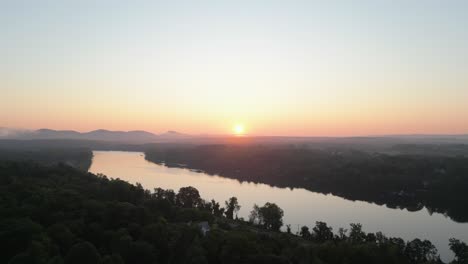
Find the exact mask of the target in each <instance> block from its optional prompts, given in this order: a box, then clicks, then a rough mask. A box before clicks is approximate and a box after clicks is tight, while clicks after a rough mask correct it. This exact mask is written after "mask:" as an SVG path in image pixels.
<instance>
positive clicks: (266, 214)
mask: <svg viewBox="0 0 468 264" xmlns="http://www.w3.org/2000/svg"><path fill="white" fill-rule="evenodd" d="M283 216H284V212H283V209H281V208H279V206H278V205H276V204H274V203H266V204H265V205H264V206H262V207H259V206H258V205H254V207H253V210H252V212H250V216H249V220H250V222H252V223H254V224H258V225H260V226H263V228H265V229H267V230H273V231H279V230H280V228H281V227H282V226H283Z"/></svg>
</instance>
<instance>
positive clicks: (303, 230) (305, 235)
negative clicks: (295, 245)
mask: <svg viewBox="0 0 468 264" xmlns="http://www.w3.org/2000/svg"><path fill="white" fill-rule="evenodd" d="M299 235H300V236H301V237H302V238H304V239H310V238H311V237H312V235H311V234H310V231H309V228H308V227H307V226H303V227H301V231H300V232H299Z"/></svg>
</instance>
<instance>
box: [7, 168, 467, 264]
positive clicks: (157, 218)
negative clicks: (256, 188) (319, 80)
mask: <svg viewBox="0 0 468 264" xmlns="http://www.w3.org/2000/svg"><path fill="white" fill-rule="evenodd" d="M227 204H228V205H229V204H233V205H234V207H235V204H237V203H236V202H235V201H233V199H230V201H227ZM237 206H238V205H237ZM265 210H266V212H265ZM223 212H224V210H223V209H222V208H220V206H219V203H217V202H216V201H211V202H206V201H204V200H202V199H201V198H200V196H199V195H198V191H197V190H196V189H195V188H192V187H186V188H181V190H180V191H179V192H178V193H175V192H174V191H172V190H162V189H156V190H154V192H149V191H147V190H144V189H143V188H142V186H140V185H136V186H135V185H131V184H129V183H127V182H124V181H121V180H118V179H108V178H107V177H105V176H103V175H98V176H96V175H93V174H90V173H85V172H82V171H79V170H76V169H73V168H71V167H68V166H65V165H60V166H55V167H44V166H40V165H36V164H34V163H25V162H22V163H17V162H0V247H1V248H2V250H1V251H0V263H66V264H69V263H90V264H92V263H106V264H109V263H139V264H145V263H256V264H259V263H437V262H439V260H438V257H437V253H436V250H435V248H434V247H433V246H432V244H431V243H430V242H429V241H421V240H419V239H416V240H414V241H411V242H408V243H405V242H404V241H403V240H401V239H398V238H387V237H385V236H384V235H382V234H381V233H377V234H371V233H369V234H366V233H364V232H363V231H362V229H361V226H360V225H358V224H353V225H352V226H351V230H350V232H349V234H348V233H347V232H346V231H344V230H340V231H339V234H336V235H335V234H333V232H332V230H331V228H329V227H327V226H326V224H325V223H320V222H319V223H317V226H316V227H314V228H313V229H312V232H309V235H308V236H304V235H302V236H303V237H300V236H297V235H294V234H290V233H282V232H277V231H269V230H267V229H271V230H276V229H277V226H274V225H266V226H265V225H262V224H260V225H255V223H249V222H244V221H242V220H229V219H227V218H226V217H224V216H222V215H223ZM259 212H262V213H261V214H262V217H263V218H264V219H266V218H268V217H269V219H270V220H272V221H277V220H279V221H281V220H282V219H281V218H282V211H281V209H280V208H278V207H277V206H276V205H274V204H270V203H267V204H265V205H264V206H262V207H259ZM278 214H279V215H278ZM200 223H202V224H203V223H204V224H203V225H205V226H206V225H207V226H209V227H210V230H209V231H208V232H206V233H204V232H202V229H201V228H200V227H201V226H202V225H201V224H200ZM278 225H281V223H280V224H278ZM263 227H264V228H263ZM265 228H266V229H265ZM455 242H456V243H455ZM455 242H453V244H454V245H455V246H454V247H456V248H457V250H458V251H459V253H458V255H457V256H460V259H461V258H463V256H465V255H464V254H466V245H465V244H464V243H462V242H459V241H455ZM460 263H461V262H460Z"/></svg>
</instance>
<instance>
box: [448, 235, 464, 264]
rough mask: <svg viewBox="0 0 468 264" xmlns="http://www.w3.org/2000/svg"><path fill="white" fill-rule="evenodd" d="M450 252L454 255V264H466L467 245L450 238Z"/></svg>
mask: <svg viewBox="0 0 468 264" xmlns="http://www.w3.org/2000/svg"><path fill="white" fill-rule="evenodd" d="M449 246H450V250H452V251H453V253H454V254H455V261H454V263H457V264H468V245H467V244H466V243H465V242H462V241H460V240H458V239H455V238H451V239H450V240H449Z"/></svg>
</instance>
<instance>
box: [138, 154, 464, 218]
mask: <svg viewBox="0 0 468 264" xmlns="http://www.w3.org/2000/svg"><path fill="white" fill-rule="evenodd" d="M146 159H147V160H149V161H153V162H156V163H164V164H165V165H167V166H181V165H184V166H187V167H188V168H192V169H198V170H202V171H205V172H206V173H209V174H218V175H222V176H223V177H230V178H234V179H238V180H239V181H249V182H255V183H265V184H270V185H273V186H279V187H296V188H305V189H308V190H311V191H315V192H321V193H331V194H333V195H337V196H341V197H344V198H346V199H350V200H362V201H368V202H373V203H376V204H379V205H383V204H386V205H387V206H388V207H392V208H396V207H400V208H406V209H408V210H411V211H415V210H420V209H421V208H423V207H424V206H425V207H427V209H428V210H430V211H432V212H439V213H443V214H446V215H448V216H450V217H451V218H452V219H453V220H455V221H458V222H468V210H466V208H468V196H467V195H465V194H466V190H468V157H463V156H459V157H447V156H423V155H386V154H380V153H367V152H361V151H356V150H343V149H341V150H339V149H335V150H326V149H325V150H320V149H310V148H305V147H295V146H254V145H250V146H235V145H205V146H195V147H168V148H162V147H160V148H154V149H151V150H147V151H146Z"/></svg>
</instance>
